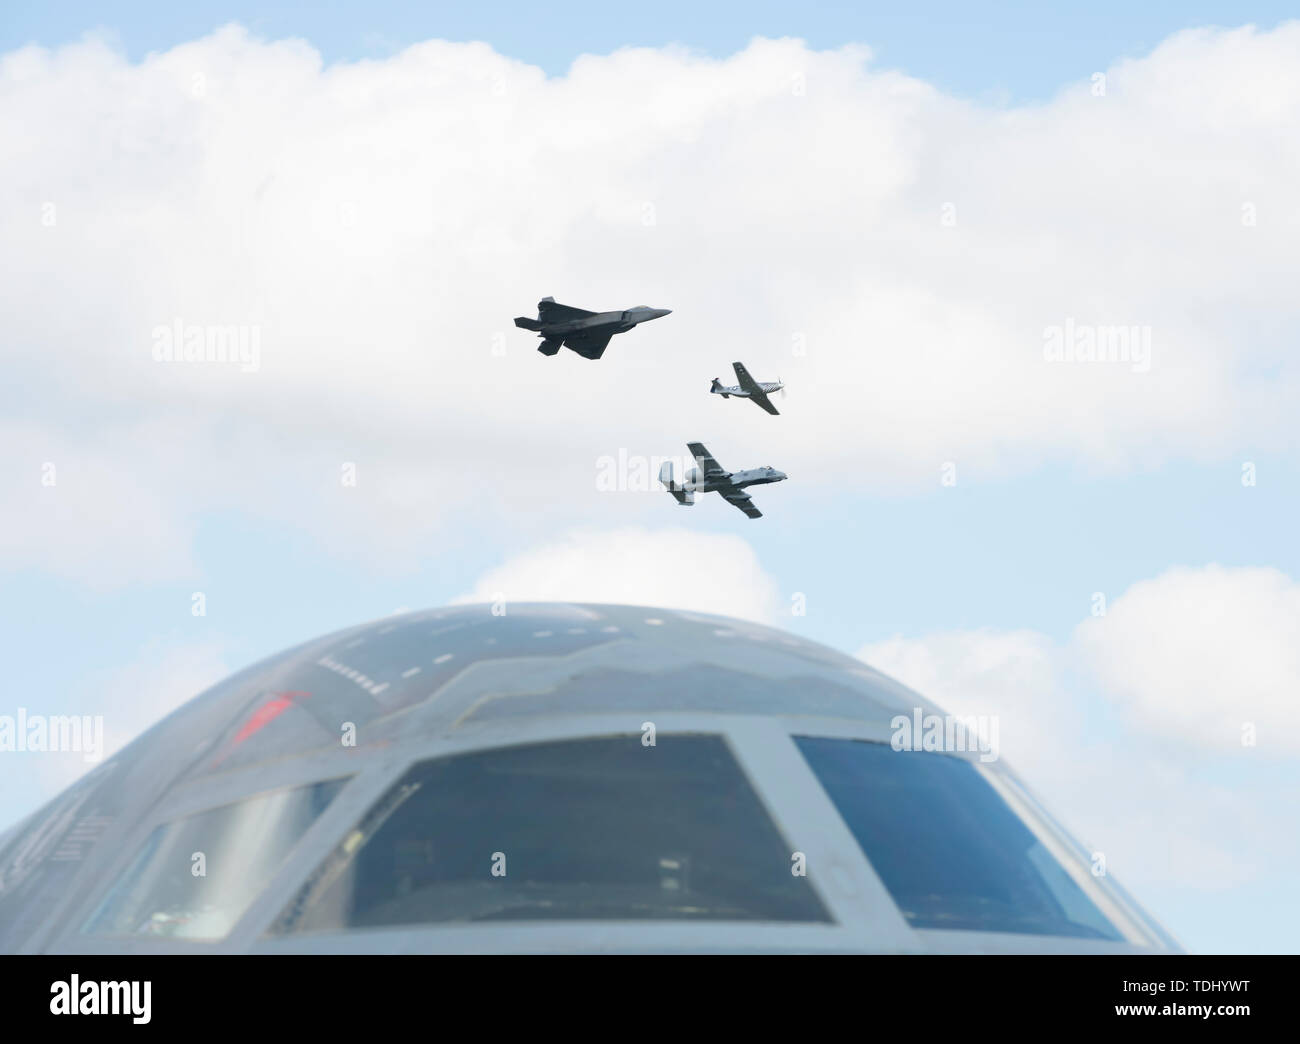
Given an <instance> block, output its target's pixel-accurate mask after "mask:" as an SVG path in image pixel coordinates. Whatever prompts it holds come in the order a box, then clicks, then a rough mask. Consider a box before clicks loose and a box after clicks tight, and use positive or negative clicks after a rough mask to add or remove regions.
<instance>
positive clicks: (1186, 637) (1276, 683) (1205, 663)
mask: <svg viewBox="0 0 1300 1044" xmlns="http://www.w3.org/2000/svg"><path fill="white" fill-rule="evenodd" d="M1074 648H1075V651H1076V654H1077V655H1078V656H1079V657H1081V659H1082V661H1083V662H1084V664H1086V666H1087V667H1088V668H1089V669H1090V670H1091V671H1093V672H1094V673H1095V675H1096V677H1097V682H1098V684H1099V685H1100V686H1101V688H1102V690H1103V691H1104V692H1105V693H1106V694H1107V695H1108V697H1109V698H1110V699H1112V700H1113V701H1115V702H1116V703H1117V704H1118V705H1119V706H1120V707H1122V708H1123V710H1124V711H1125V712H1126V713H1127V714H1129V715H1130V716H1131V718H1132V719H1133V721H1134V724H1135V725H1136V726H1137V727H1138V728H1140V729H1142V730H1143V731H1146V732H1152V733H1164V734H1168V735H1172V736H1174V737H1177V738H1179V739H1183V740H1186V741H1189V742H1192V743H1195V744H1197V745H1199V746H1202V747H1204V748H1205V749H1207V750H1220V751H1223V750H1233V749H1239V748H1240V747H1241V742H1242V735H1243V726H1244V725H1246V724H1247V723H1249V724H1250V725H1251V726H1253V728H1254V730H1255V732H1256V738H1257V742H1258V744H1259V747H1260V749H1261V751H1262V752H1265V753H1269V754H1274V755H1276V754H1279V753H1281V754H1292V755H1294V754H1300V584H1297V583H1296V582H1295V581H1293V580H1291V579H1290V578H1289V577H1288V576H1286V575H1285V574H1283V573H1281V572H1279V571H1278V570H1276V569H1226V568H1224V567H1222V566H1217V565H1210V566H1206V567H1205V568H1203V569H1189V568H1185V567H1184V568H1176V569H1170V570H1169V571H1167V572H1165V573H1162V574H1161V575H1160V576H1158V577H1155V578H1154V579H1152V580H1144V581H1142V582H1141V583H1137V584H1134V585H1133V586H1132V587H1130V588H1129V589H1128V590H1127V591H1125V592H1124V594H1123V595H1122V596H1121V597H1120V598H1118V599H1116V600H1115V601H1114V603H1113V604H1112V605H1111V606H1110V607H1109V609H1108V611H1107V613H1106V615H1105V616H1103V617H1095V618H1091V619H1088V620H1085V621H1084V622H1083V623H1082V624H1080V625H1079V627H1078V628H1077V630H1076V631H1075V635H1074Z"/></svg>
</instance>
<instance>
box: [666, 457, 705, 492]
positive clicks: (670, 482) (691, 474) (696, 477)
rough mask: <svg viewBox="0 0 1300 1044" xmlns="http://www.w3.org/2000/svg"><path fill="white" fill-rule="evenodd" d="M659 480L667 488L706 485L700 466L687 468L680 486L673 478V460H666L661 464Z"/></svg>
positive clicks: (689, 488)
mask: <svg viewBox="0 0 1300 1044" xmlns="http://www.w3.org/2000/svg"><path fill="white" fill-rule="evenodd" d="M659 481H660V482H662V483H663V484H664V486H665V487H666V488H667V489H680V490H692V489H700V488H702V487H703V486H704V476H703V475H702V474H701V473H700V469H699V468H687V469H686V477H685V478H684V479H683V480H682V484H681V485H680V486H679V485H678V484H677V482H676V480H674V478H673V462H672V461H671V460H666V461H664V462H663V463H662V464H661V465H659Z"/></svg>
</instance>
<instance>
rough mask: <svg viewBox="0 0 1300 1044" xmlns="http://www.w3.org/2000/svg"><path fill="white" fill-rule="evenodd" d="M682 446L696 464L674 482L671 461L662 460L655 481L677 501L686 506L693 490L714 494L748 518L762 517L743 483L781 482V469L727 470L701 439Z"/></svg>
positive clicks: (693, 498)
mask: <svg viewBox="0 0 1300 1044" xmlns="http://www.w3.org/2000/svg"><path fill="white" fill-rule="evenodd" d="M686 448H687V449H688V450H690V451H691V456H693V457H694V458H695V463H696V464H697V465H698V467H694V468H691V469H690V470H689V471H687V472H686V476H685V479H684V480H683V482H682V484H681V485H678V484H677V483H676V482H675V481H674V479H673V462H672V461H671V460H666V461H664V462H663V464H662V466H661V467H660V468H659V481H660V482H662V483H663V484H664V488H665V489H666V490H668V492H669V493H671V494H672V495H673V498H674V499H675V500H676V501H677V503H679V504H681V505H682V506H684V507H688V506H690V505H691V504H694V503H695V494H696V493H717V494H718V495H720V496H721V497H722V499H723V500H725V501H726V502H727V503H728V504H732V505H734V506H735V507H738V508H740V510H741V511H743V512H744V513H745V514H746V515H748V516H749V517H750V518H762V517H763V512H761V511H759V510H758V508H756V507H755V506H754V501H753V500H752V499H751V498H750V496H749V494H748V493H746V492H745V491H744V487H745V486H763V485H766V484H767V483H769V482H781V481H784V479H785V478H786V474H785V472H783V471H777V470H776V468H767V467H763V468H754V469H752V470H750V471H727V470H726V469H725V468H723V466H722V465H721V464H719V463H718V462H717V461H716V460H714V459H713V455H712V454H711V453H709V451H708V450H707V449H705V448H704V443H702V442H688V443H687V444H686Z"/></svg>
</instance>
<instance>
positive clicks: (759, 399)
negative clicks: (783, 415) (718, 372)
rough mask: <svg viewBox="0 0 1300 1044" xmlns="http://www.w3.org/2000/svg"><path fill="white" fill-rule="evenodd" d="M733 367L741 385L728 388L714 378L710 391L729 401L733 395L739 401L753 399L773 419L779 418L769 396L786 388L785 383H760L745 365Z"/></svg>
mask: <svg viewBox="0 0 1300 1044" xmlns="http://www.w3.org/2000/svg"><path fill="white" fill-rule="evenodd" d="M731 366H732V369H734V370H735V371H736V380H738V381H739V382H740V385H739V386H735V385H733V386H731V387H727V386H726V385H724V384H723V383H722V382H721V381H720V380H718V379H717V378H716V377H714V378H713V386H712V387H711V388H710V389H709V391H711V392H712V393H713V394H714V395H721V396H722V397H723V398H724V399H729V398H731V396H733V395H734V396H736V398H738V399H752V400H753V401H754V402H755V403H757V404H758V405H759V406H762V407H763V409H765V410H767V412H768V413H770V414H772V416H773V417H779V416H780V414H779V413H778V412H777V410H776V407H775V406H773V405H772V400H771V399H769V398H768V397H767V396H768V393H769V392H774V391H780V390H781V389H782V388H784V387H785V382H784V381H764V382H762V383H759V382H758V381H756V380H754V378H753V377H751V376H750V375H749V371H748V370H747V369H745V364H744V363H739V362H735V363H732V364H731Z"/></svg>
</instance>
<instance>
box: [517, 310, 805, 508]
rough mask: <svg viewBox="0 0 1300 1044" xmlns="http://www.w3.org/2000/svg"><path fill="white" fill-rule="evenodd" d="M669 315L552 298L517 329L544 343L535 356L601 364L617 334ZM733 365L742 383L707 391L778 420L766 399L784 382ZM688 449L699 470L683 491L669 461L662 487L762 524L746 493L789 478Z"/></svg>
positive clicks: (693, 446)
mask: <svg viewBox="0 0 1300 1044" xmlns="http://www.w3.org/2000/svg"><path fill="white" fill-rule="evenodd" d="M671 314H672V309H670V308H651V307H649V306H648V305H638V306H637V307H635V308H628V309H626V310H624V311H621V312H589V311H587V310H586V309H585V308H574V307H572V306H571V305H562V304H558V303H557V302H556V300H555V298H553V297H543V298H542V299H541V300H540V301H538V302H537V318H536V319H529V318H528V317H527V316H523V315H521V316H516V318H515V325H516V326H517V327H519V328H520V329H523V330H532V331H533V332H534V333H536V334H537V336H538V337H540V338H541V339H542V343H541V344H540V345H538V347H537V350H538V351H539V352H541V353H542V354H543V355H548V356H550V355H555V354H557V353H558V352H559V350H560V349H561V348H568V349H569V350H570V351H573V352H576V353H577V354H578V355H581V356H582V357H583V358H584V359H599V358H600V357H601V356H602V355H604V354H605V349H606V348H607V347H609V342H610V340H611V339H612V338H613V337H614V335H615V334H619V333H626V332H627V331H628V330H632V329H635V328H636V327H637V326H638V325H639V324H641V323H645V322H649V321H650V320H651V319H658V318H660V317H661V316H665V315H671ZM731 365H732V368H733V369H734V370H735V371H736V380H737V381H738V382H739V383H738V384H736V385H732V386H730V387H728V386H726V385H724V384H723V383H722V382H721V381H720V380H718V378H716V377H715V378H713V385H712V386H711V387H710V388H709V391H710V392H712V393H713V394H715V395H721V396H722V397H723V398H724V399H729V398H731V397H733V396H734V397H736V398H738V399H750V400H751V401H753V402H754V403H755V404H756V405H758V406H760V407H761V408H762V409H764V410H766V411H767V412H768V413H770V414H772V415H773V416H774V417H779V416H780V413H779V412H778V410H777V408H776V407H775V406H773V405H772V400H771V399H769V398H768V396H769V395H770V394H771V393H772V392H776V391H781V390H782V389H784V387H785V383H784V382H783V381H780V380H776V381H766V382H763V381H756V380H754V378H753V377H752V376H750V373H749V371H748V370H747V369H745V364H744V363H741V362H735V363H732V364H731ZM686 445H687V448H688V449H690V451H691V455H692V456H693V457H694V458H695V462H696V466H695V467H693V468H690V469H688V470H687V472H686V474H685V475H684V476H683V479H682V482H681V484H680V485H679V484H678V483H677V481H676V480H675V479H674V478H673V465H672V462H671V461H666V462H665V463H664V465H663V466H662V467H661V468H660V469H659V481H660V482H661V483H663V485H664V488H665V489H667V490H668V492H669V493H671V494H672V496H673V498H674V499H675V500H676V501H677V503H678V504H680V505H682V506H683V507H689V506H690V505H691V504H694V503H695V494H696V493H717V494H718V495H719V496H721V497H722V499H723V500H725V501H726V502H727V503H728V504H731V505H733V506H734V507H737V508H739V509H740V510H741V511H743V512H744V513H745V514H746V515H748V516H749V517H750V518H762V517H763V512H761V511H759V510H758V508H756V507H755V506H754V501H753V499H752V498H751V497H750V495H749V494H748V493H746V492H745V491H744V489H745V487H746V486H760V485H765V484H767V483H769V482H782V481H784V480H785V478H786V477H787V476H786V474H785V472H783V471H777V470H776V469H775V468H772V467H766V466H764V467H761V468H751V469H750V470H748V471H727V470H726V469H725V468H724V467H723V466H722V465H721V464H719V463H718V462H717V460H715V459H714V457H713V455H712V454H711V453H709V451H708V450H707V449H705V448H704V444H703V443H702V442H688V443H687V444H686Z"/></svg>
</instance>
